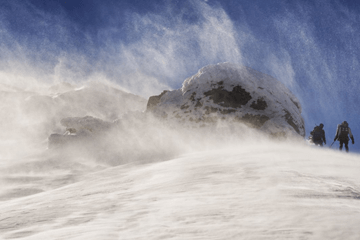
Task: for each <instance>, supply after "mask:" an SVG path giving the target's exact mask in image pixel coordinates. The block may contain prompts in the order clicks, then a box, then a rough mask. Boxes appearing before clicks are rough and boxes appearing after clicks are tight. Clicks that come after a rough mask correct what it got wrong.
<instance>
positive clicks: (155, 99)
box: [146, 90, 168, 111]
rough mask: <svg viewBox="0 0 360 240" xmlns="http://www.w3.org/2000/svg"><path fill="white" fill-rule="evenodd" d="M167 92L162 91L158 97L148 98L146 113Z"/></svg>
mask: <svg viewBox="0 0 360 240" xmlns="http://www.w3.org/2000/svg"><path fill="white" fill-rule="evenodd" d="M167 92H168V91H167V90H165V91H163V92H162V93H161V94H160V95H158V96H151V97H150V98H149V101H148V103H147V106H146V110H147V111H151V110H152V109H153V108H154V107H155V106H156V105H158V104H159V102H160V99H161V97H162V96H163V95H164V94H165V93H167Z"/></svg>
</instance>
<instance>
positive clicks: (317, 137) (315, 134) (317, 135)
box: [311, 126, 322, 141]
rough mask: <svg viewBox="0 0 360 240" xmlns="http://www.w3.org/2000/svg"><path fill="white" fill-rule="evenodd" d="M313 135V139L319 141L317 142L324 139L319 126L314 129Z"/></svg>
mask: <svg viewBox="0 0 360 240" xmlns="http://www.w3.org/2000/svg"><path fill="white" fill-rule="evenodd" d="M311 133H312V139H313V140H315V141H317V140H321V138H322V129H321V128H320V127H319V126H316V127H314V130H313V131H312V132H311Z"/></svg>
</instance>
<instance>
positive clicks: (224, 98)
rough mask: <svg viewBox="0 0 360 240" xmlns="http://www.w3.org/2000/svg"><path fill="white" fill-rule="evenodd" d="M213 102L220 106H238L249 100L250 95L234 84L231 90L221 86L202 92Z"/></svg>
mask: <svg viewBox="0 0 360 240" xmlns="http://www.w3.org/2000/svg"><path fill="white" fill-rule="evenodd" d="M204 95H205V96H209V97H210V99H211V100H213V102H214V103H216V104H218V105H220V106H222V107H232V108H240V107H241V106H243V105H245V104H247V103H248V102H249V101H250V100H251V95H250V93H248V92H247V91H246V90H245V89H243V88H242V87H241V86H235V87H234V88H233V90H232V91H231V92H229V91H226V90H224V89H222V88H217V89H212V90H210V91H207V92H204Z"/></svg>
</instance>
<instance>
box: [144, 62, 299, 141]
mask: <svg viewBox="0 0 360 240" xmlns="http://www.w3.org/2000/svg"><path fill="white" fill-rule="evenodd" d="M147 112H151V113H153V114H154V115H155V116H158V117H161V118H163V119H167V120H173V121H176V122H180V123H182V124H184V125H187V126H192V127H194V126H198V127H201V126H209V125H213V124H216V123H218V122H219V121H228V122H233V123H234V122H241V123H243V124H246V125H248V126H250V127H252V128H256V129H259V130H261V131H263V132H266V133H269V134H270V135H273V136H286V135H289V134H293V133H295V135H300V136H305V128H304V120H303V118H302V116H301V105H300V103H299V101H298V99H297V98H296V97H295V95H293V94H292V93H291V92H290V90H289V89H288V88H287V87H286V86H285V85H284V84H282V83H281V82H280V81H278V80H277V79H275V78H273V77H271V76H269V75H267V74H264V73H261V72H258V71H256V70H254V69H251V68H249V67H245V66H241V65H236V64H232V63H219V64H216V65H209V66H206V67H204V68H201V69H200V70H199V71H198V73H196V74H195V75H193V76H192V77H190V78H188V79H186V80H185V81H184V83H183V85H182V88H181V89H177V90H173V91H163V92H162V93H161V94H160V95H158V96H152V97H150V98H149V100H148V104H147Z"/></svg>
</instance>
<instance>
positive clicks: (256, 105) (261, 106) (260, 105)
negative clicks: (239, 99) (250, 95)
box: [250, 98, 267, 110]
mask: <svg viewBox="0 0 360 240" xmlns="http://www.w3.org/2000/svg"><path fill="white" fill-rule="evenodd" d="M250 107H251V108H253V109H255V110H265V109H266V108H267V103H266V101H265V100H264V98H259V99H258V100H257V101H256V102H255V101H254V102H252V103H251V105H250Z"/></svg>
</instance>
